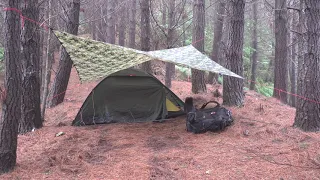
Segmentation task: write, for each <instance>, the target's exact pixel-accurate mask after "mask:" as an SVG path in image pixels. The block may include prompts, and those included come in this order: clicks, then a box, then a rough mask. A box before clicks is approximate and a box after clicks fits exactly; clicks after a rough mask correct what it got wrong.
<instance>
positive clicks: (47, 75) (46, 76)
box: [41, 0, 54, 119]
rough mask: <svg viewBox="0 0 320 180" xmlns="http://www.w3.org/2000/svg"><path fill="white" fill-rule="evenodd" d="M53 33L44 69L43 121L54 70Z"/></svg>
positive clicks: (50, 13) (50, 5) (49, 2)
mask: <svg viewBox="0 0 320 180" xmlns="http://www.w3.org/2000/svg"><path fill="white" fill-rule="evenodd" d="M52 1H53V0H48V7H49V8H48V11H49V14H48V24H49V26H52V21H51V16H52V11H51V10H50V9H51V7H52ZM52 36H53V35H52V32H51V31H49V32H48V37H47V50H46V57H45V60H44V61H45V63H44V64H45V67H44V88H43V94H42V103H41V105H42V107H41V117H42V119H44V118H45V110H46V105H47V97H48V92H49V83H50V79H51V68H52V62H53V61H54V42H53V41H52Z"/></svg>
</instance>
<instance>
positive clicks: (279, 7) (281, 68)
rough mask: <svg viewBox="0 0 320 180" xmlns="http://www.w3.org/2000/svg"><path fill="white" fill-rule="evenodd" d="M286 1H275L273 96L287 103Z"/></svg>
mask: <svg viewBox="0 0 320 180" xmlns="http://www.w3.org/2000/svg"><path fill="white" fill-rule="evenodd" d="M286 25H287V2H286V0H276V1H275V38H276V41H275V64H274V91H273V96H274V97H275V98H277V99H279V100H280V101H281V102H283V103H287V94H286V93H285V92H286V91H287V79H288V78H287V77H288V68H287V64H288V63H287V62H288V60H287V57H288V48H287V33H288V30H287V27H286Z"/></svg>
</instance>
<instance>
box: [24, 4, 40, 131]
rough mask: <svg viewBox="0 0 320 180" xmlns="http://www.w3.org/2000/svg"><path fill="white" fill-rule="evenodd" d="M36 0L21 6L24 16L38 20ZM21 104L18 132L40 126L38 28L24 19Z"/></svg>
mask: <svg viewBox="0 0 320 180" xmlns="http://www.w3.org/2000/svg"><path fill="white" fill-rule="evenodd" d="M38 6H39V5H38V0H30V1H28V2H26V3H25V4H24V5H23V6H22V14H23V16H25V17H28V18H31V19H33V20H35V21H37V22H38V21H39V8H38ZM21 33H22V34H21V55H22V57H21V59H22V99H21V100H22V104H21V119H20V122H19V133H20V134H23V133H26V132H30V131H31V130H32V129H33V128H41V127H42V119H41V113H40V79H39V69H40V58H39V55H40V44H39V43H40V30H39V29H38V25H37V24H35V23H33V22H31V21H25V22H24V27H23V29H22V32H21Z"/></svg>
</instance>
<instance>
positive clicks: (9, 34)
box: [0, 0, 22, 174]
mask: <svg viewBox="0 0 320 180" xmlns="http://www.w3.org/2000/svg"><path fill="white" fill-rule="evenodd" d="M21 2H22V1H20V0H10V1H8V7H11V8H16V9H20V8H21V5H22V4H21ZM5 16H6V17H5V42H4V46H5V47H4V48H5V52H4V53H5V54H4V64H5V79H4V89H3V91H2V93H1V95H2V98H1V102H2V113H1V119H0V174H3V173H6V172H9V171H11V170H13V169H14V166H15V165H16V160H17V138H18V123H19V120H20V117H21V94H22V87H21V71H20V70H21V63H22V61H21V58H20V48H19V47H20V38H19V36H18V35H19V34H20V33H21V25H20V15H19V14H18V13H17V12H15V11H5Z"/></svg>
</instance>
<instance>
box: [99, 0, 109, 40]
mask: <svg viewBox="0 0 320 180" xmlns="http://www.w3.org/2000/svg"><path fill="white" fill-rule="evenodd" d="M108 3H109V0H106V2H104V3H103V5H102V6H101V7H100V13H99V14H100V15H99V16H98V17H99V18H101V20H99V23H98V27H97V39H98V40H99V41H102V42H107V29H108V27H107V24H108V21H107V17H106V16H107V14H108Z"/></svg>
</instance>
